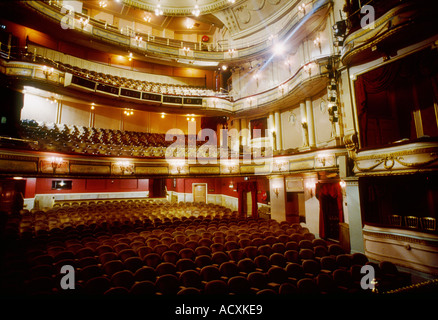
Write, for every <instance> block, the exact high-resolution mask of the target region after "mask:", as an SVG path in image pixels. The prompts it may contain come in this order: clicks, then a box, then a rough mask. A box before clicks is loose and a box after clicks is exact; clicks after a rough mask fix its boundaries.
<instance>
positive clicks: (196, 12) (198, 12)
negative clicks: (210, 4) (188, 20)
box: [192, 1, 201, 17]
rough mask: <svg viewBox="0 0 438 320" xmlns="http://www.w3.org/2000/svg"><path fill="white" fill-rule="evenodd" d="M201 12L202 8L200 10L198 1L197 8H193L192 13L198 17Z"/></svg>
mask: <svg viewBox="0 0 438 320" xmlns="http://www.w3.org/2000/svg"><path fill="white" fill-rule="evenodd" d="M200 13H201V10H199V6H198V2H197V1H196V4H195V8H194V9H193V10H192V14H193V15H194V16H195V17H198V16H199V14H200Z"/></svg>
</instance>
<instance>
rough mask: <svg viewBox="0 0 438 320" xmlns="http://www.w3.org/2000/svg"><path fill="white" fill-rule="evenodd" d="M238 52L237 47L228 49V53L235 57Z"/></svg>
mask: <svg viewBox="0 0 438 320" xmlns="http://www.w3.org/2000/svg"><path fill="white" fill-rule="evenodd" d="M235 53H236V49H228V54H229V55H230V58H233V55H234V54H235Z"/></svg>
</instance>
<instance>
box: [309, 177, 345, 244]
mask: <svg viewBox="0 0 438 320" xmlns="http://www.w3.org/2000/svg"><path fill="white" fill-rule="evenodd" d="M315 193H316V198H317V199H318V200H319V201H320V205H319V236H320V237H321V238H325V237H326V226H325V221H326V217H327V215H328V214H333V213H332V212H325V210H324V208H327V206H326V205H325V204H324V203H323V202H324V201H326V199H327V198H326V197H331V198H332V199H336V202H337V209H338V212H337V214H338V217H339V223H341V222H344V210H343V206H342V200H343V197H342V189H341V186H340V185H339V183H317V185H316V192H315Z"/></svg>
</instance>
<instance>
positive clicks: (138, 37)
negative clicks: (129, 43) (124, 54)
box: [134, 36, 143, 47]
mask: <svg viewBox="0 0 438 320" xmlns="http://www.w3.org/2000/svg"><path fill="white" fill-rule="evenodd" d="M134 40H135V42H136V44H137V47H139V46H140V45H141V42H142V41H143V37H140V36H135V38H134Z"/></svg>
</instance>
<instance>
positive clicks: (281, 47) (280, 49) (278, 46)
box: [272, 42, 286, 56]
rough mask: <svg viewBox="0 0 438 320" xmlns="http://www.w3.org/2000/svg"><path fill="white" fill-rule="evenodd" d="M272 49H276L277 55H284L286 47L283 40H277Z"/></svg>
mask: <svg viewBox="0 0 438 320" xmlns="http://www.w3.org/2000/svg"><path fill="white" fill-rule="evenodd" d="M272 50H273V51H274V54H275V55H277V56H279V55H282V54H283V53H284V51H285V50H286V49H285V47H284V44H283V43H282V42H277V43H276V44H275V45H274V47H273V48H272Z"/></svg>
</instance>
